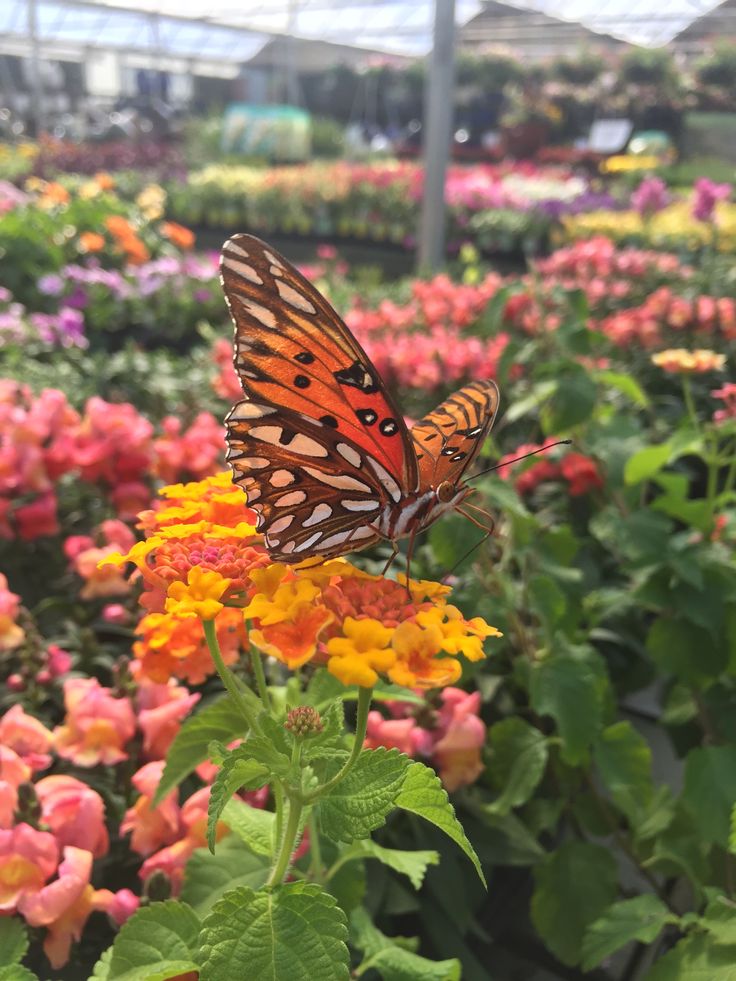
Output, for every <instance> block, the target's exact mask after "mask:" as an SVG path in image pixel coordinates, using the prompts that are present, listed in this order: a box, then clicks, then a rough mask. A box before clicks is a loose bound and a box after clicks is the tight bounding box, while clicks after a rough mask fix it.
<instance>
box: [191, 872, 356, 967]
mask: <svg viewBox="0 0 736 981" xmlns="http://www.w3.org/2000/svg"><path fill="white" fill-rule="evenodd" d="M347 933H348V931H347V925H346V918H345V914H344V913H343V911H342V910H341V909H340V908H339V906H338V905H337V903H336V902H335V899H334V897H333V896H330V895H329V893H326V892H325V891H324V890H323V889H321V888H320V887H319V886H318V885H316V884H314V883H306V882H290V883H287V884H286V885H283V886H279V887H278V888H277V889H274V890H272V891H268V892H266V891H264V892H258V893H256V892H254V891H253V890H252V889H246V888H244V887H242V886H241V887H240V888H238V889H232V890H231V891H230V892H228V893H226V894H225V895H224V896H223V897H222V899H220V900H219V901H218V902H217V903H216V904H215V906H214V907H213V909H212V912H211V913H210V915H209V916H208V917H207V919H206V920H205V922H204V924H203V926H202V934H201V945H202V946H201V951H200V963H201V967H200V975H199V977H200V981H231V979H232V978H241V977H252V978H258V981H310V979H314V978H319V981H346V979H347V978H348V977H349V967H348V965H349V956H348V948H347V945H346V943H345V941H346V940H347Z"/></svg>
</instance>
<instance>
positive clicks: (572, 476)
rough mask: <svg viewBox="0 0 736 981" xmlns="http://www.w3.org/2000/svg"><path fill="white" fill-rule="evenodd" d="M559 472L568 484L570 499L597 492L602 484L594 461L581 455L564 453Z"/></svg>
mask: <svg viewBox="0 0 736 981" xmlns="http://www.w3.org/2000/svg"><path fill="white" fill-rule="evenodd" d="M560 472H561V474H562V476H563V477H564V478H565V480H566V481H567V483H568V490H569V492H570V494H571V495H572V497H579V496H580V495H582V494H587V493H588V491H590V490H597V489H598V488H600V487H603V484H604V481H603V477H602V476H601V474H600V472H599V470H598V467H597V466H596V464H595V461H594V460H591V458H590V457H589V456H584V455H583V454H582V453H566V454H565V456H564V457H563V458H562V460H561V461H560Z"/></svg>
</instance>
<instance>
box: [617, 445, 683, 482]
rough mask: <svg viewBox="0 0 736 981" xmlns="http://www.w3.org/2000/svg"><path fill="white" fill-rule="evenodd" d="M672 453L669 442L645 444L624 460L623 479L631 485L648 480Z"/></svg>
mask: <svg viewBox="0 0 736 981" xmlns="http://www.w3.org/2000/svg"><path fill="white" fill-rule="evenodd" d="M671 455H672V445H671V444H670V443H660V444H658V445H657V446H645V447H644V449H641V450H638V451H637V452H636V453H634V454H633V455H632V456H630V457H629V459H628V460H627V461H626V465H625V466H624V481H625V482H626V483H627V484H629V486H631V485H632V484H638V483H641V481H642V480H649V479H650V478H651V477H654V476H655V474H657V473H659V471H660V470H661V469H662V467H664V466H666V464H667V463H668V462H669V459H670V456H671Z"/></svg>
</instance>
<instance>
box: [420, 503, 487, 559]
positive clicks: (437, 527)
mask: <svg viewBox="0 0 736 981" xmlns="http://www.w3.org/2000/svg"><path fill="white" fill-rule="evenodd" d="M480 540H481V538H480V533H479V532H478V529H477V528H476V527H475V525H473V524H472V522H470V521H468V519H467V518H464V517H463V516H462V515H460V514H455V515H447V516H446V517H445V520H443V521H437V522H436V523H435V524H433V525H432V527H431V528H430V529H429V544H430V545H431V547H432V552H433V554H434V560H435V562H436V563H437V564H438V565H439V566H440V567H442V568H445V569H454V568H455V567H457V568H458V569H463V568H464V567H465V566H466V565H467V564H470V563H472V562H473V561H474V560H475V558H476V556H474V555H473V554H472V553H471V549H472V548H473V546H474V545H476V544H477V543H478V542H479V541H480ZM468 553H470V554H468Z"/></svg>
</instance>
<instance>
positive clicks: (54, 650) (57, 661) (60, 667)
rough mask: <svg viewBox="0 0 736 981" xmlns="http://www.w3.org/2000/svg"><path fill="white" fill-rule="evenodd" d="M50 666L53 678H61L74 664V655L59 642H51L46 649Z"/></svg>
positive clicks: (47, 664) (47, 665)
mask: <svg viewBox="0 0 736 981" xmlns="http://www.w3.org/2000/svg"><path fill="white" fill-rule="evenodd" d="M46 654H47V660H46V667H47V668H48V670H49V672H50V674H51V677H52V678H59V677H61V675H63V674H66V673H67V672H68V671H69V669H70V668H71V666H72V656H71V654H70V653H69V652H68V651H65V650H64V649H63V648H62V647H59V645H58V644H49V646H48V648H47V649H46Z"/></svg>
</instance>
